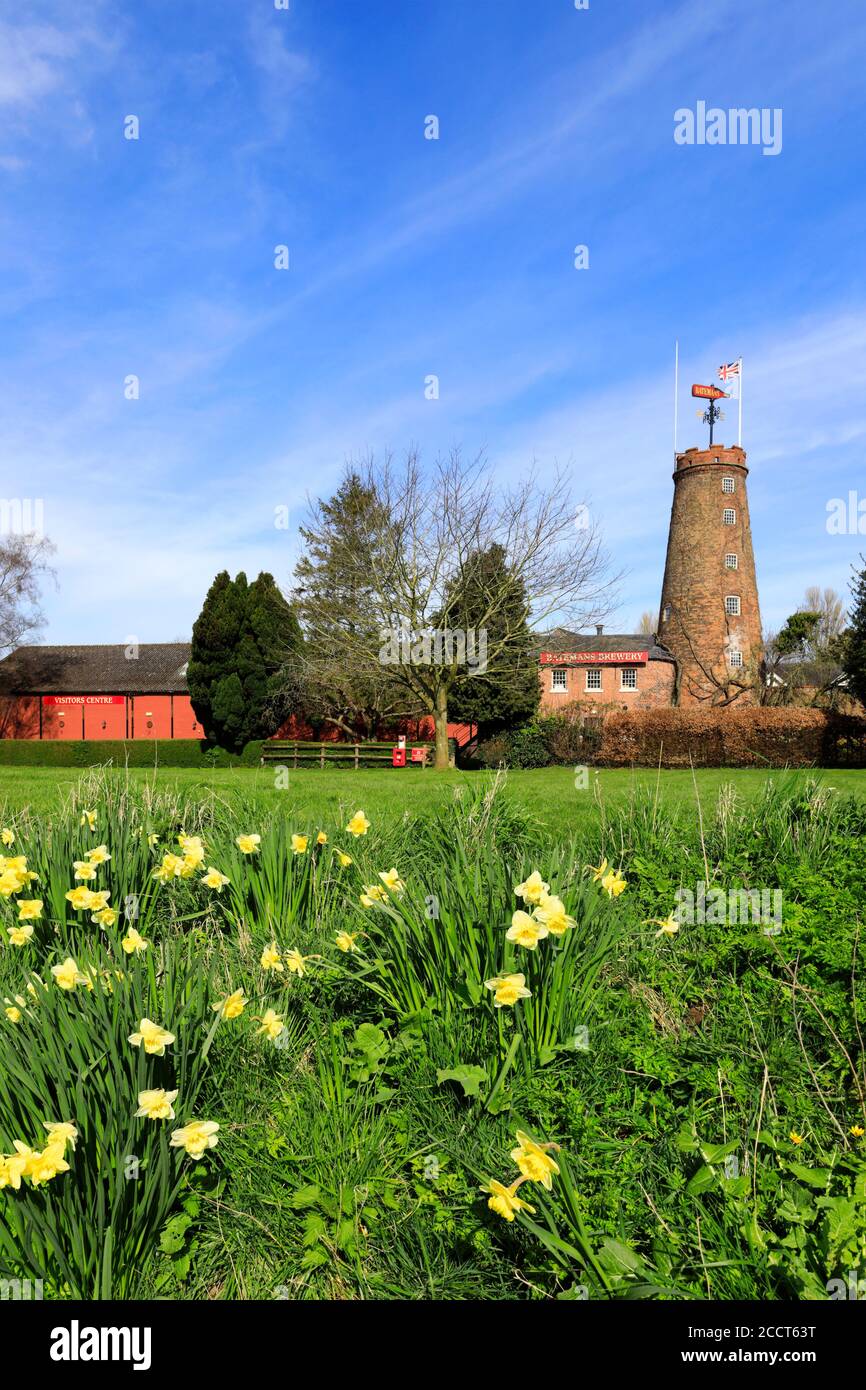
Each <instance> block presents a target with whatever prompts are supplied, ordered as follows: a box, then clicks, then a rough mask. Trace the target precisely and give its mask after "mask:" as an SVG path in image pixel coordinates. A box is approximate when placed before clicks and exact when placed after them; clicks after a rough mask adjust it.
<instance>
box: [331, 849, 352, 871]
mask: <svg viewBox="0 0 866 1390" xmlns="http://www.w3.org/2000/svg"><path fill="white" fill-rule="evenodd" d="M334 853H335V854H336V856H337V860H338V862H339V865H340V868H341V869H348V867H349V865H350V864H351V863H352V856H351V854H344V853H343V851H342V850H341V849H335V850H334Z"/></svg>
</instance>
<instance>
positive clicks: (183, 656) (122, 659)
mask: <svg viewBox="0 0 866 1390" xmlns="http://www.w3.org/2000/svg"><path fill="white" fill-rule="evenodd" d="M133 650H135V651H136V655H135V656H132V655H131V654H130V655H128V654H127V653H131V651H133ZM189 653H190V644H189V642H145V643H142V644H141V645H140V646H139V647H138V648H135V649H133V648H130V647H128V646H125V645H122V644H120V643H117V644H114V643H112V644H111V645H106V646H94V647H19V648H18V650H17V651H14V652H12V653H11V654H10V655H9V656H7V657H5V658H4V659H3V660H2V661H0V692H2V693H4V694H13V693H18V694H23V693H29V692H32V693H34V694H44V695H126V694H132V695H135V694H141V695H186V694H187V693H188V686H187V683H186V663H187V662H188V661H189Z"/></svg>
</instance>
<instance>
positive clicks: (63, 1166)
mask: <svg viewBox="0 0 866 1390" xmlns="http://www.w3.org/2000/svg"><path fill="white" fill-rule="evenodd" d="M68 1172H69V1164H68V1163H67V1162H66V1159H65V1158H64V1157H63V1145H62V1144H48V1145H47V1146H46V1148H44V1149H43V1150H42V1152H41V1153H33V1154H30V1155H28V1160H27V1167H26V1169H25V1173H26V1175H27V1177H28V1178H29V1179H30V1181H31V1183H32V1184H33V1186H34V1187H39V1185H40V1183H43V1182H50V1181H51V1179H52V1178H56V1177H57V1174H58V1173H68Z"/></svg>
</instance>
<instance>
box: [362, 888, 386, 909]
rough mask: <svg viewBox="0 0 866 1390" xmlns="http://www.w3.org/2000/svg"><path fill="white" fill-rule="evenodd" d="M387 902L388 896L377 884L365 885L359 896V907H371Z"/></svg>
mask: <svg viewBox="0 0 866 1390" xmlns="http://www.w3.org/2000/svg"><path fill="white" fill-rule="evenodd" d="M387 901H388V894H387V893H386V891H385V889H384V888H380V887H379V885H378V883H366V884H365V885H364V891H363V893H362V894H361V906H362V907H373V906H374V905H375V904H376V903H385V902H387Z"/></svg>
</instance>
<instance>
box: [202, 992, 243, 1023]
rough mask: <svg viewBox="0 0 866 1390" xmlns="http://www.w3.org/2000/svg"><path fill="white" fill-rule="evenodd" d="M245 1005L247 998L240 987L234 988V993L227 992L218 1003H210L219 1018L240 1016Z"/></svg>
mask: <svg viewBox="0 0 866 1390" xmlns="http://www.w3.org/2000/svg"><path fill="white" fill-rule="evenodd" d="M246 1006H247V998H246V995H245V994H244V992H243V990H242V989H236V990H235V992H234V994H229V995H227V996H226V998H225V999H223V1000H221V1001H220V1003H219V1004H212V1005H211V1008H212V1009H213V1011H214V1013H215V1014H217V1013H218V1014H219V1016H220V1018H240V1016H241V1014H242V1013H243V1011H244V1009H245V1008H246Z"/></svg>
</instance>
